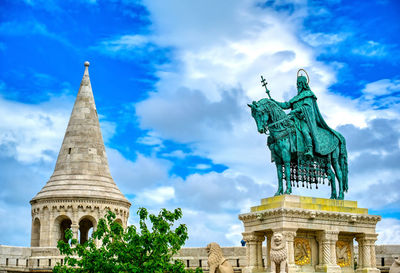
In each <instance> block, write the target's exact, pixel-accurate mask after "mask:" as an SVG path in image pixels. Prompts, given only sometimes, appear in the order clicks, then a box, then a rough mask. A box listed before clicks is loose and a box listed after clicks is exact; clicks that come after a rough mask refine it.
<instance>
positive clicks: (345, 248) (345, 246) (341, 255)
mask: <svg viewBox="0 0 400 273" xmlns="http://www.w3.org/2000/svg"><path fill="white" fill-rule="evenodd" d="M351 259H352V258H351V245H350V242H345V241H337V242H336V263H337V265H339V266H340V267H346V266H351Z"/></svg>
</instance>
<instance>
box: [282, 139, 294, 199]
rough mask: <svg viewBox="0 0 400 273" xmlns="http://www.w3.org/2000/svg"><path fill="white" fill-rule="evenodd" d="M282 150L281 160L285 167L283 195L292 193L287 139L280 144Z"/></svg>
mask: <svg viewBox="0 0 400 273" xmlns="http://www.w3.org/2000/svg"><path fill="white" fill-rule="evenodd" d="M281 148H282V160H283V164H284V166H285V178H286V191H285V194H291V193H292V184H291V183H290V159H291V154H290V143H289V139H283V140H282V143H281Z"/></svg>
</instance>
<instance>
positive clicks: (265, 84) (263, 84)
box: [261, 75, 272, 99]
mask: <svg viewBox="0 0 400 273" xmlns="http://www.w3.org/2000/svg"><path fill="white" fill-rule="evenodd" d="M261 84H262V86H263V87H265V93H267V95H268V97H269V98H270V99H272V98H271V95H270V94H269V90H268V88H267V84H268V83H267V81H266V80H265V79H264V77H263V76H262V75H261Z"/></svg>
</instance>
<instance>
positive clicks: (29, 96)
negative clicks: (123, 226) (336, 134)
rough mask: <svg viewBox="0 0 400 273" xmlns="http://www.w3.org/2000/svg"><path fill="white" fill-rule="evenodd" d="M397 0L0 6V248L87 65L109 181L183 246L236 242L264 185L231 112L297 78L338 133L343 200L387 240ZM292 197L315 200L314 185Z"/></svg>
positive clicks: (242, 116)
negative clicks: (300, 74)
mask: <svg viewBox="0 0 400 273" xmlns="http://www.w3.org/2000/svg"><path fill="white" fill-rule="evenodd" d="M399 15H400V4H399V3H397V1H384V0H382V1H340V0H330V1H302V0H293V1H289V0H287V1H286V0H285V1H257V0H245V1H228V0H226V1H212V0H206V1H177V0H175V1H148V0H144V1H134V0H132V1H129V0H123V1H118V0H113V1H96V0H87V1H85V0H80V1H35V0H25V1H11V0H10V1H7V0H3V1H1V3H0V151H1V153H0V183H1V191H0V217H1V219H2V220H1V221H0V230H1V233H0V244H8V245H20V246H28V245H29V242H30V225H31V219H30V205H29V200H30V199H31V198H32V197H33V196H34V195H35V194H36V193H37V192H38V191H39V190H40V189H41V188H42V187H43V185H44V184H45V183H46V181H47V180H48V178H49V177H50V175H51V174H52V171H53V169H54V165H55V161H56V157H57V154H58V151H59V148H60V147H61V143H62V138H63V135H64V132H65V129H66V126H67V122H68V118H69V114H70V112H71V110H72V106H73V103H74V99H75V96H76V94H77V92H78V88H79V84H80V80H81V78H82V75H83V70H84V67H83V62H84V61H86V60H89V61H90V63H91V66H90V77H91V83H92V87H93V92H94V96H95V100H96V105H97V109H98V113H99V116H100V122H101V126H102V131H103V137H104V140H105V144H106V149H107V155H108V159H109V164H110V169H111V173H112V175H113V177H114V180H115V181H116V183H117V185H118V186H119V188H120V189H121V190H122V192H123V193H124V194H125V195H126V196H128V198H129V199H130V200H131V201H132V203H133V206H132V209H131V217H130V220H129V222H130V223H131V224H133V223H135V222H136V217H135V216H136V213H135V211H136V209H137V208H138V207H139V206H145V207H148V208H149V209H150V210H152V211H154V212H155V211H157V210H159V209H160V208H162V207H166V208H170V209H172V208H175V207H181V208H182V209H183V212H184V218H183V222H185V223H186V224H187V225H188V227H189V237H190V239H189V241H188V242H187V246H205V245H206V244H207V243H209V242H210V241H217V242H220V244H221V245H225V246H229V245H238V244H239V242H240V239H241V235H240V233H241V232H242V225H241V223H240V221H239V220H238V219H237V215H238V214H239V213H243V212H247V211H248V210H249V207H250V206H252V205H256V204H257V203H258V202H259V200H260V199H261V198H264V197H268V196H271V195H272V194H273V193H274V192H275V188H276V176H275V167H274V165H272V164H271V163H270V155H269V151H267V150H266V137H265V136H263V135H259V134H258V133H257V130H256V127H255V124H254V121H253V120H252V118H251V115H250V113H249V110H248V107H247V106H246V103H248V102H251V101H252V100H258V99H260V98H262V97H264V95H265V93H264V92H263V89H262V87H261V86H260V84H259V78H260V75H261V74H262V75H264V77H266V78H267V80H268V82H269V84H268V85H269V89H270V90H271V95H272V96H273V97H274V98H276V99H277V100H288V99H290V98H291V97H292V96H294V95H295V93H296V90H295V80H296V72H297V70H298V69H299V68H305V69H306V70H307V71H308V73H309V75H310V78H311V81H310V86H311V89H312V90H313V91H314V93H315V94H316V95H317V97H318V104H319V107H320V109H321V111H322V113H323V115H324V117H325V119H326V121H327V122H328V124H329V125H330V126H331V127H333V128H336V129H337V130H338V131H340V132H341V133H342V134H343V135H344V136H345V137H346V139H347V143H348V152H349V159H350V161H349V165H350V174H349V179H350V180H349V183H350V191H349V193H348V194H347V195H346V199H350V200H357V201H358V202H359V205H360V206H361V207H367V208H370V211H371V212H373V213H375V214H380V215H382V216H383V220H382V221H381V222H380V223H379V225H378V231H379V233H380V236H379V243H397V244H400V191H399V190H398V185H399V183H400V180H399V177H400V119H399V113H400V107H399V106H400V105H399V104H400V74H399V71H400V69H399V68H400V38H399V33H400V21H399V20H398V17H399ZM294 194H302V195H306V196H317V197H328V196H329V189H328V187H324V188H323V189H321V190H319V191H315V190H314V191H309V190H305V189H295V192H294Z"/></svg>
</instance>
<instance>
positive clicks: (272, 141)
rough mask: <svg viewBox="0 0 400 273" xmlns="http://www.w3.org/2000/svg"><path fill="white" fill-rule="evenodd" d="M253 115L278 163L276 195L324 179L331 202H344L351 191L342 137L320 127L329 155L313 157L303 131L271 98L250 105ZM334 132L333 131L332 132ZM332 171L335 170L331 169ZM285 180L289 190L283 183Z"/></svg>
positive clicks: (316, 183)
mask: <svg viewBox="0 0 400 273" xmlns="http://www.w3.org/2000/svg"><path fill="white" fill-rule="evenodd" d="M248 106H249V107H250V108H251V114H252V116H253V118H254V119H255V121H256V124H257V129H258V132H259V133H261V134H267V133H268V132H269V136H268V147H269V149H270V150H271V159H272V161H275V165H276V168H277V174H278V182H279V187H278V191H277V192H276V194H275V195H281V194H291V193H292V185H293V186H299V183H300V184H302V186H303V187H304V184H305V185H306V187H310V188H311V187H312V185H313V184H315V186H316V188H318V184H324V183H325V180H328V183H329V184H330V185H331V197H330V198H331V199H340V200H343V199H344V192H347V190H348V178H347V176H348V170H347V151H346V144H345V141H344V138H343V136H341V135H340V134H339V133H337V132H336V131H334V134H330V133H329V132H327V131H326V130H324V129H322V128H319V130H320V135H321V137H323V138H326V139H324V142H325V143H328V144H327V147H330V148H329V153H327V154H324V155H323V154H318V153H317V152H315V153H314V155H313V157H312V158H310V157H308V156H305V155H304V150H303V149H302V147H304V143H303V144H302V137H301V132H300V128H297V126H296V122H295V121H294V119H295V117H294V116H293V115H292V114H288V115H287V114H286V113H285V111H283V109H282V108H281V107H280V106H279V105H278V104H277V102H275V101H274V100H272V99H267V98H264V99H261V100H259V101H258V102H255V101H253V103H252V104H248ZM332 131H333V130H332ZM332 168H333V170H332ZM335 176H336V178H337V180H338V186H339V194H338V195H337V191H336V184H335ZM283 179H285V180H286V190H285V191H284V189H283V182H282V180H283Z"/></svg>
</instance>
